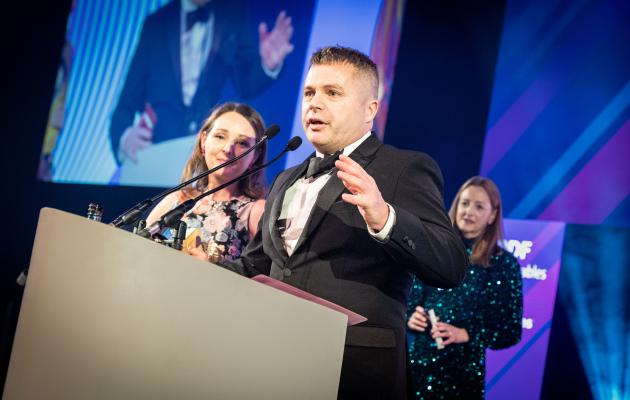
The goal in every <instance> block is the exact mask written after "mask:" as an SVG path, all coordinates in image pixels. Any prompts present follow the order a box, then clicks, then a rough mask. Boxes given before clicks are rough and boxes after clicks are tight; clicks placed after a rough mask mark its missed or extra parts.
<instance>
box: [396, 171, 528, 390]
mask: <svg viewBox="0 0 630 400" xmlns="http://www.w3.org/2000/svg"><path fill="white" fill-rule="evenodd" d="M501 208H502V207H501V199H500V194H499V191H498V189H497V187H496V185H495V184H494V183H493V182H492V181H491V180H489V179H487V178H483V177H473V178H471V179H469V180H468V181H467V182H466V183H464V185H463V186H462V187H461V188H460V189H459V192H458V193H457V196H456V197H455V200H454V201H453V204H452V206H451V209H450V211H449V216H450V217H451V221H452V222H453V224H454V226H455V228H456V230H457V231H458V232H459V233H460V235H461V236H462V238H463V240H464V242H465V244H466V249H467V251H468V255H469V257H470V260H471V267H470V269H469V271H468V273H467V275H466V277H465V279H464V282H463V283H462V284H461V285H460V286H459V287H456V288H454V289H447V290H444V289H437V288H433V287H430V286H427V285H423V284H422V283H420V281H418V280H414V283H413V286H412V289H411V294H410V297H409V302H408V316H409V320H408V323H407V325H408V328H409V335H408V339H409V343H408V345H409V359H408V364H409V371H410V382H409V390H410V397H412V398H437V399H454V398H483V397H484V388H485V351H486V348H491V349H495V350H496V349H503V348H506V347H509V346H512V345H514V344H516V343H518V341H519V340H520V338H521V321H522V314H523V300H522V299H523V294H522V281H521V272H520V267H519V265H518V262H517V261H516V259H515V258H514V256H512V254H510V253H509V252H507V251H505V250H503V249H501V248H500V247H498V246H497V242H498V241H499V240H501V239H503V232H502V227H503V220H502V213H501ZM431 309H433V310H434V312H435V314H436V315H437V319H438V323H437V324H436V326H435V327H433V326H431V323H430V321H429V317H428V311H429V310H431ZM436 338H441V340H442V341H443V345H444V348H443V349H441V350H438V349H437V345H436V340H435V339H436Z"/></svg>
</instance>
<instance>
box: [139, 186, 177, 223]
mask: <svg viewBox="0 0 630 400" xmlns="http://www.w3.org/2000/svg"><path fill="white" fill-rule="evenodd" d="M183 201H184V195H183V194H182V192H181V191H177V192H174V193H171V194H169V195H168V196H166V197H165V198H163V199H162V200H160V202H159V203H157V205H156V206H155V207H153V210H151V212H150V213H149V216H148V217H147V226H148V225H151V224H152V223H154V222H155V221H157V220H159V219H160V218H162V216H163V215H164V214H166V213H167V212H169V211H171V210H172V209H173V208H175V207H176V206H177V205H178V204H180V203H181V202H183Z"/></svg>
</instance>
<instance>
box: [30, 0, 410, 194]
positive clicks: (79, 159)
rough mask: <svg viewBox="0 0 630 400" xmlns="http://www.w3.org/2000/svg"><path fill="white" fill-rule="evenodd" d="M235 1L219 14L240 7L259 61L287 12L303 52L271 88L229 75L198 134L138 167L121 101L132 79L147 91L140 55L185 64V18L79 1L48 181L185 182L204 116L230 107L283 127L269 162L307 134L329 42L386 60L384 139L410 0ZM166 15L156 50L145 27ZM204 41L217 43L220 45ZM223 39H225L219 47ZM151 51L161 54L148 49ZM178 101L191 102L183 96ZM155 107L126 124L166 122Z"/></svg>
mask: <svg viewBox="0 0 630 400" xmlns="http://www.w3.org/2000/svg"><path fill="white" fill-rule="evenodd" d="M173 1H175V2H180V1H182V0H173ZM232 3H234V1H223V0H221V1H218V0H217V1H213V2H212V3H211V4H212V5H214V6H215V7H216V8H215V11H214V12H215V13H219V11H217V10H218V9H219V7H223V8H224V9H230V7H232V8H231V9H232V11H231V13H232V14H230V15H234V17H233V19H232V20H229V21H227V22H225V23H226V24H232V25H230V29H232V28H233V29H240V30H242V31H243V32H245V34H244V35H243V37H245V38H246V39H248V40H249V42H251V43H250V44H252V45H253V46H252V48H253V49H254V53H255V55H257V53H258V50H257V49H258V39H259V33H258V27H259V24H260V23H261V22H264V23H266V24H267V26H268V29H269V30H271V29H272V28H273V26H274V23H275V21H276V18H277V16H278V14H279V13H280V12H285V13H286V15H287V16H289V17H290V18H291V24H292V26H293V35H292V38H291V43H292V44H293V45H294V50H293V51H292V52H291V53H290V54H289V55H288V56H287V57H286V59H285V60H284V63H283V65H282V67H281V69H280V73H279V74H278V75H277V77H276V78H275V79H274V81H273V83H272V84H271V85H270V86H269V87H268V88H266V89H265V90H263V91H257V92H255V93H253V94H252V93H249V94H248V93H244V92H243V91H242V90H237V89H239V88H240V87H241V86H242V85H240V84H235V83H234V81H238V77H220V79H222V80H224V81H225V82H222V83H221V84H220V85H216V88H215V89H216V90H217V91H220V93H219V92H217V93H212V94H211V95H208V97H209V98H210V97H212V98H214V99H215V100H214V101H212V102H211V104H208V105H207V107H205V108H204V109H203V112H202V113H200V115H199V116H198V117H196V119H195V120H194V121H193V123H191V124H190V126H191V128H190V129H188V128H187V129H186V130H187V132H179V131H178V132H170V133H169V135H172V136H173V137H174V139H172V140H168V141H163V142H160V143H157V141H156V143H154V145H152V146H150V147H149V149H148V150H145V151H143V152H141V153H139V156H138V158H139V162H138V163H137V164H136V163H133V162H131V161H130V160H129V159H127V160H126V161H125V160H124V159H120V157H117V155H118V146H117V145H116V143H117V139H116V135H118V136H120V131H121V129H120V127H118V126H116V125H117V124H116V123H115V121H114V119H113V117H114V118H116V116H117V115H118V114H117V107H118V106H119V103H121V93H122V92H123V89H124V88H125V84H126V80H129V81H130V83H128V86H130V87H131V86H134V85H135V86H136V87H134V88H133V89H134V90H135V91H136V92H141V91H142V88H138V87H137V86H140V84H139V83H138V82H139V81H140V79H138V77H137V76H136V75H139V74H136V73H135V72H132V70H133V68H131V66H132V60H134V56H136V58H137V60H136V61H134V63H135V62H137V63H143V64H145V66H144V68H145V70H147V69H150V68H156V69H160V68H164V70H165V71H166V70H167V69H166V68H165V65H170V63H175V64H179V62H178V58H179V56H178V55H177V49H178V40H179V29H180V28H179V26H180V25H179V19H180V16H179V15H177V13H170V14H173V15H170V14H169V13H167V12H165V9H166V8H169V7H170V8H173V7H171V6H172V5H173V4H171V2H169V1H164V0H138V1H134V2H125V1H121V0H116V1H105V0H79V1H76V3H75V5H74V6H73V9H72V11H71V13H70V15H69V17H68V23H67V35H66V45H65V46H64V49H63V53H62V57H61V63H60V67H59V71H58V76H57V82H56V86H55V92H54V96H53V99H52V105H51V109H50V113H49V120H48V126H47V128H46V135H45V139H44V145H43V147H42V154H41V157H40V165H39V169H38V178H39V179H40V180H43V181H52V182H61V183H89V184H101V185H112V184H113V185H132V186H173V185H175V184H176V183H177V182H178V179H179V176H180V175H181V171H182V168H183V163H184V161H185V160H186V159H187V157H188V155H189V153H190V151H191V148H192V145H193V140H194V133H195V132H196V130H197V129H198V127H199V126H200V124H201V122H202V120H203V118H204V117H206V116H207V115H209V112H210V109H211V108H212V106H214V105H216V104H218V103H221V102H224V101H245V102H247V103H249V104H251V105H253V106H254V107H255V108H256V109H258V110H259V111H260V112H261V114H262V116H263V118H264V119H265V122H266V123H267V125H270V124H272V123H275V124H278V125H280V127H281V129H282V130H281V133H280V134H279V135H278V136H277V137H275V138H274V139H273V140H272V141H271V142H270V148H269V156H273V155H275V154H277V153H279V152H280V151H281V150H282V149H283V148H284V146H285V145H286V143H287V141H288V139H289V138H290V137H291V136H296V135H297V136H304V133H303V130H302V127H301V122H300V104H301V86H302V80H303V79H304V77H305V73H306V70H307V65H306V63H307V61H308V58H309V56H310V54H311V53H312V52H314V51H315V50H317V49H318V48H320V47H322V46H325V45H335V44H339V45H344V46H350V47H354V48H357V49H359V50H361V51H363V52H365V53H367V54H370V55H371V56H372V57H373V58H374V59H375V60H377V61H378V63H379V69H380V71H379V72H380V74H381V78H382V81H383V85H382V88H381V97H382V99H383V101H384V104H383V106H382V112H381V115H380V116H379V118H380V119H379V121H377V125H378V126H379V127H381V130H380V132H379V134H380V135H381V136H382V134H383V132H382V128H383V127H384V121H385V118H386V115H385V114H386V110H387V104H386V103H387V100H388V99H389V88H390V87H391V84H392V81H393V70H394V65H395V60H396V53H397V47H398V39H399V35H400V26H401V23H402V15H403V9H404V3H405V1H404V0H361V1H359V0H354V1H344V2H338V1H333V0H306V1H300V2H294V1H288V0H271V1H264V2H260V1H254V0H242V1H241V2H240V3H239V4H240V6H239V7H237V6H234V4H232ZM228 5H229V6H228ZM240 8H242V9H240ZM235 9H236V10H235ZM156 12H157V13H160V18H161V20H160V24H161V25H164V29H167V26H169V25H168V24H169V22H168V21H167V19H168V18H167V15H166V14H169V15H168V16H174V18H175V19H176V20H175V22H174V24H173V26H175V28H176V29H173V30H172V31H173V33H174V35H175V37H174V38H173V40H172V43H171V41H168V40H167V41H166V42H165V43H158V44H157V46H156V43H150V42H151V41H152V38H151V35H150V34H149V33H147V34H146V35H145V36H146V37H142V35H141V33H142V32H143V25H144V24H145V21H147V18H148V17H149V18H150V16H151V15H152V14H154V13H156ZM181 19H182V20H183V19H184V18H183V17H181ZM219 23H223V22H222V21H214V24H215V26H217V27H216V28H215V29H214V33H215V34H216V35H220V33H218V32H221V31H220V28H219V27H218V24H219ZM147 32H148V29H147ZM214 39H216V38H214ZM153 40H155V39H153ZM204 40H207V41H208V42H210V41H212V40H213V39H204ZM215 42H218V41H217V40H215V41H214V42H212V43H215ZM151 45H152V46H153V50H150V51H149V50H145V49H147V48H149V47H150V46H151ZM203 46H204V45H203V44H202V46H201V48H202V49H203V48H204V47H203ZM210 46H211V48H210V49H209V50H208V51H209V52H210V53H209V54H210V57H217V58H220V59H222V60H229V59H232V58H233V57H235V55H234V54H232V53H231V52H230V51H231V50H233V48H234V46H231V45H228V46H224V47H221V46H220V45H217V47H218V48H219V49H220V50H219V51H217V52H216V53H212V52H214V51H215V50H216V49H215V48H214V47H212V46H214V44H213V45H210ZM160 47H163V49H164V50H163V53H164V54H163V57H156V56H155V55H156V54H157V53H158V51H159V50H160ZM156 48H157V50H155V49H156ZM160 54H161V53H160ZM213 54H214V56H213ZM149 58H150V59H149ZM201 58H202V59H204V58H203V57H201ZM208 60H210V58H208ZM207 62H208V63H211V62H212V61H207ZM138 70H139V68H138ZM212 78H213V77H209V76H208V77H204V76H202V77H200V79H199V82H200V84H201V82H202V80H203V79H206V80H208V79H212ZM173 79H174V76H173V74H167V73H165V74H163V80H160V81H158V82H156V81H151V82H149V84H151V85H152V86H151V87H152V88H153V89H155V88H156V87H159V88H162V87H163V88H164V90H168V88H169V85H171V86H172V85H173V82H170V81H172V80H173ZM153 89H152V90H153ZM193 100H194V98H193ZM173 102H175V103H177V102H181V100H180V99H177V98H174V99H173ZM175 103H174V104H175ZM155 106H156V105H155V104H148V103H142V104H141V105H139V106H136V107H135V109H134V110H132V111H131V112H129V110H126V112H127V117H129V115H131V116H132V117H133V118H127V119H128V120H129V122H128V124H127V125H125V126H132V125H133V126H149V128H151V127H152V126H153V125H154V124H158V125H159V124H160V123H161V121H162V122H164V121H165V120H166V119H167V116H166V113H163V114H162V115H160V113H156V112H155V110H154V108H157V107H155ZM160 106H161V107H162V109H165V108H169V105H168V104H167V105H166V106H165V105H164V104H161V105H160ZM172 108H174V107H172ZM192 125H194V127H193V126H192ZM187 126H188V125H187ZM115 131H118V133H116V132H115ZM191 132H192V134H191ZM169 139H170V138H169ZM312 151H313V149H312V147H311V146H310V145H309V144H308V143H305V144H303V145H302V147H301V148H300V149H299V150H298V151H297V152H294V153H292V154H291V155H290V156H289V157H285V160H284V162H279V163H276V165H274V166H272V167H271V168H269V169H268V170H267V177H268V178H269V179H271V178H273V177H274V176H275V175H276V173H277V172H279V171H281V170H283V169H285V168H286V167H287V166H290V165H294V164H295V163H298V162H301V161H302V160H303V159H304V158H305V156H306V155H308V154H309V153H310V152H312Z"/></svg>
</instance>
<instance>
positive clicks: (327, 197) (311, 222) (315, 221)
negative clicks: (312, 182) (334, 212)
mask: <svg viewBox="0 0 630 400" xmlns="http://www.w3.org/2000/svg"><path fill="white" fill-rule="evenodd" d="M381 146H382V143H381V142H380V141H379V140H378V139H377V137H376V136H375V135H374V133H372V135H371V136H370V137H369V138H367V139H366V140H365V141H364V142H363V143H361V145H360V146H359V147H357V148H356V150H354V151H353V152H352V153H351V154H350V158H351V159H353V160H354V161H356V162H357V163H358V164H359V165H361V167H362V168H363V169H365V168H366V167H367V166H368V165H369V164H370V162H372V160H373V159H374V153H376V150H378V148H379V147H381ZM336 172H337V169H336V168H333V174H332V176H331V177H330V179H329V180H328V182H327V183H326V185H325V186H324V187H323V188H322V190H321V191H320V192H319V195H318V196H317V200H316V201H315V205H314V206H313V210H311V214H310V216H309V218H308V221H307V222H306V226H305V227H304V230H303V231H302V235H301V236H300V239H299V240H298V242H297V244H296V246H295V250H294V252H293V254H296V252H297V250H298V249H299V248H300V246H301V245H302V244H303V243H304V241H305V240H306V239H307V238H309V237H311V235H312V234H313V232H315V230H316V229H317V227H318V226H319V224H321V222H322V220H323V219H324V217H325V216H326V214H327V213H328V211H329V210H330V208H331V207H332V205H333V204H334V203H335V202H336V201H337V200H338V199H339V197H340V196H341V194H342V193H343V192H344V190H345V186H344V185H343V182H341V179H339V178H338V177H337V173H336Z"/></svg>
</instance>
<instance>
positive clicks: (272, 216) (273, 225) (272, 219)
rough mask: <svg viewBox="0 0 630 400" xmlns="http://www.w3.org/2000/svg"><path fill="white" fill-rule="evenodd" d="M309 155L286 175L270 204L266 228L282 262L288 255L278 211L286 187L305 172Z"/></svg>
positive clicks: (280, 209)
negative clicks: (279, 226)
mask: <svg viewBox="0 0 630 400" xmlns="http://www.w3.org/2000/svg"><path fill="white" fill-rule="evenodd" d="M312 156H313V155H311V157H312ZM311 157H308V158H307V159H306V160H305V161H304V162H303V163H302V164H301V165H299V166H298V167H297V168H295V169H294V170H293V171H292V172H291V173H290V175H289V176H288V177H287V179H286V180H285V181H284V182H283V183H282V184H281V187H279V188H278V195H277V196H275V197H274V199H273V202H272V204H271V209H270V210H269V211H270V212H269V219H268V225H267V229H269V234H270V237H271V241H272V242H273V247H275V248H276V250H277V251H278V253H279V254H280V256H281V257H282V258H283V264H284V263H285V262H286V260H287V258H288V257H289V256H288V255H287V252H286V250H285V249H284V241H283V240H282V236H280V232H279V230H278V226H277V223H278V218H279V217H280V211H282V203H283V201H284V195H285V193H286V192H287V189H288V188H290V187H291V185H293V184H294V183H295V182H296V181H297V180H298V179H299V178H300V177H302V176H303V175H304V173H305V172H306V168H307V167H308V160H309V159H310V158H311Z"/></svg>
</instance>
